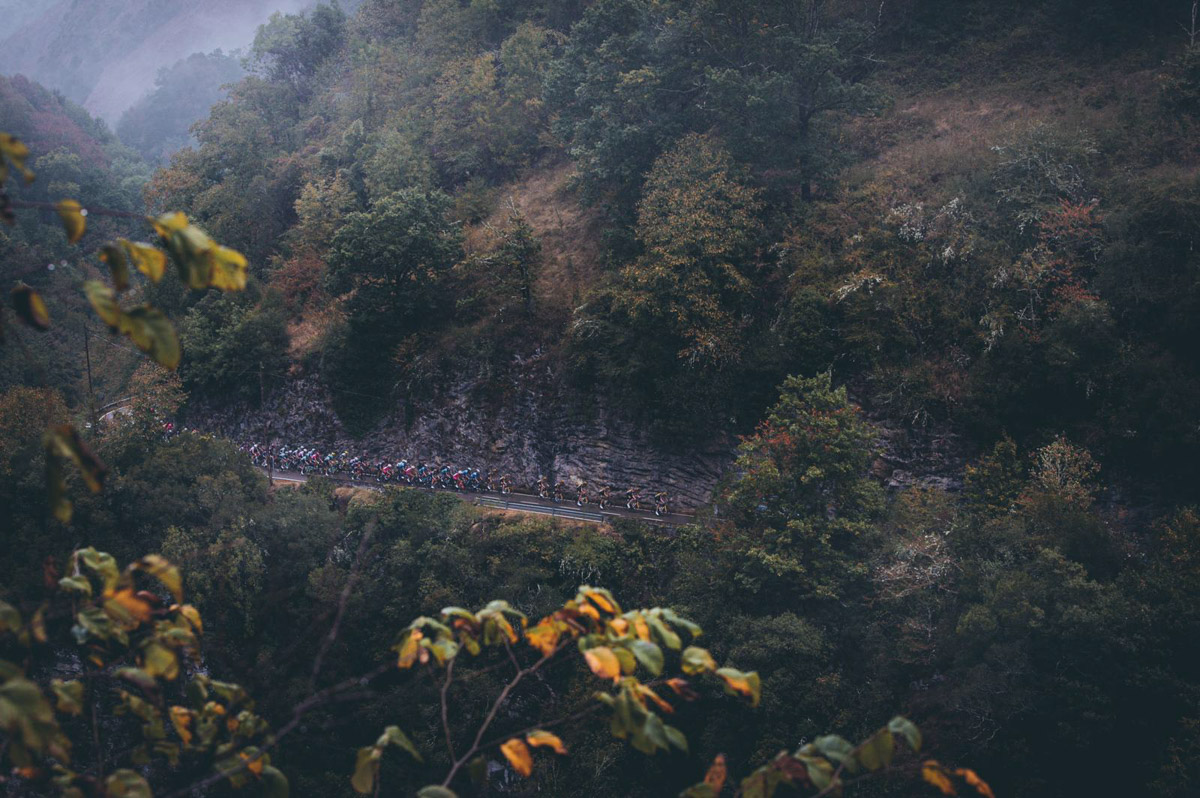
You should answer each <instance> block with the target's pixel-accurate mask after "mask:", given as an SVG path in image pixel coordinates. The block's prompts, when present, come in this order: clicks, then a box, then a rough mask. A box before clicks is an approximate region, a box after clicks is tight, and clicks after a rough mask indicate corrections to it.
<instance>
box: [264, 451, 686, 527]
mask: <svg viewBox="0 0 1200 798" xmlns="http://www.w3.org/2000/svg"><path fill="white" fill-rule="evenodd" d="M242 449H243V451H246V452H247V453H248V454H249V455H250V458H251V460H252V461H253V462H254V464H255V465H257V466H259V467H261V468H268V467H269V468H273V469H276V470H279V471H293V472H297V473H301V474H320V475H322V476H334V475H338V474H344V475H346V476H348V477H350V479H353V480H357V481H366V480H371V479H373V480H375V481H376V482H379V483H381V484H387V483H391V484H397V485H412V486H415V487H420V488H431V489H437V488H440V489H444V490H457V491H462V492H469V493H499V494H501V495H503V496H507V495H508V494H510V493H512V492H513V485H512V481H511V480H510V479H509V478H508V475H507V474H498V473H496V472H494V471H489V472H487V473H486V474H484V473H482V472H481V471H480V470H479V469H477V468H454V467H453V466H450V465H441V466H434V465H429V464H427V463H410V462H409V461H408V460H398V461H395V462H393V461H391V460H372V459H364V458H362V457H357V456H351V455H350V453H349V452H342V453H341V454H337V453H332V452H326V453H322V452H320V451H318V450H317V449H315V448H311V447H300V448H289V447H280V446H267V445H263V444H260V443H252V444H243V446H242ZM534 489H535V491H536V493H537V495H538V496H539V497H541V498H543V499H551V500H553V501H554V502H555V503H560V502H562V501H564V500H566V499H567V498H568V497H569V496H570V495H571V494H572V493H574V497H573V498H574V500H575V504H576V506H578V507H583V506H584V505H587V504H589V503H593V504H595V505H596V506H597V507H599V508H600V509H601V510H603V509H605V508H607V507H608V506H609V504H610V502H611V499H612V493H613V486H612V485H610V484H607V483H606V484H602V485H601V486H600V487H599V488H597V489H596V490H594V491H593V490H592V488H591V487H590V486H589V484H588V482H587V481H586V480H582V481H580V482H579V483H578V484H577V485H576V486H575V488H574V489H573V490H572V488H570V487H569V486H568V485H567V483H566V482H564V481H563V480H561V479H560V480H558V481H557V482H555V483H554V484H553V485H551V483H550V480H548V479H547V478H546V477H545V476H540V477H538V481H537V483H536V484H535V485H534ZM624 495H625V509H627V510H641V509H643V505H644V504H645V505H649V504H650V502H649V501H647V500H645V499H643V498H642V491H641V488H639V487H630V488H629V489H627V490H626V491H625V493H624ZM652 502H653V505H652V507H653V510H654V514H655V515H658V516H662V515H667V514H668V513H670V502H669V497H668V495H667V492H666V491H658V492H656V493H655V494H653V499H652Z"/></svg>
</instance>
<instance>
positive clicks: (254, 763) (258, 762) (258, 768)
mask: <svg viewBox="0 0 1200 798" xmlns="http://www.w3.org/2000/svg"><path fill="white" fill-rule="evenodd" d="M238 756H240V757H241V758H242V759H244V760H246V761H247V762H248V763H249V764H248V765H246V770H248V771H250V772H251V773H253V774H254V775H255V776H261V775H262V771H263V761H262V757H261V756H260V757H258V758H257V759H252V758H251V757H250V755H249V754H247V753H246V752H245V751H243V752H241V753H240V754H238Z"/></svg>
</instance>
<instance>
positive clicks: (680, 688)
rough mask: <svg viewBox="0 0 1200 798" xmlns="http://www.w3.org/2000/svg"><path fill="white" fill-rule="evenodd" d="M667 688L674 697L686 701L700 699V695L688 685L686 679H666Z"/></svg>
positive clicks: (676, 677)
mask: <svg viewBox="0 0 1200 798" xmlns="http://www.w3.org/2000/svg"><path fill="white" fill-rule="evenodd" d="M667 686H668V687H670V688H671V689H672V690H674V691H675V694H676V695H678V696H679V697H680V698H683V699H684V700H686V701H695V700H696V699H697V698H699V697H700V694H699V693H697V692H696V691H695V690H693V689H692V686H691V685H690V684H688V680H687V679H681V678H679V677H678V676H675V677H673V678H671V679H667Z"/></svg>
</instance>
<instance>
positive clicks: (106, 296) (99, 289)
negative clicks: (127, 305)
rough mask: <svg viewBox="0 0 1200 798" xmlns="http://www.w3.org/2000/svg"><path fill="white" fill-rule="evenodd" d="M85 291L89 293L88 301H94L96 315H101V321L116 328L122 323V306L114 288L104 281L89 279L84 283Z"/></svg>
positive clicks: (93, 306)
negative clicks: (114, 292) (118, 301)
mask: <svg viewBox="0 0 1200 798" xmlns="http://www.w3.org/2000/svg"><path fill="white" fill-rule="evenodd" d="M83 292H84V293H85V294H87V298H88V301H89V302H91V303H92V309H93V310H95V311H96V315H97V316H99V317H100V319H101V321H103V322H104V323H105V324H107V325H108V326H109V327H112V328H113V329H116V328H117V326H118V325H119V324H120V323H121V316H122V313H121V306H120V305H118V304H117V299H116V296H115V295H114V294H113V292H112V289H110V288H109V287H108V286H106V285H105V284H104V283H101V282H97V281H95V280H89V281H87V282H86V283H84V284H83Z"/></svg>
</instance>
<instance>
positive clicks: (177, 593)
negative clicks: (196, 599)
mask: <svg viewBox="0 0 1200 798" xmlns="http://www.w3.org/2000/svg"><path fill="white" fill-rule="evenodd" d="M129 570H130V571H143V572H145V573H148V574H150V576H153V577H154V578H155V579H157V580H158V581H159V582H160V583H162V586H163V587H165V588H166V589H167V590H169V591H171V595H172V596H174V597H175V601H176V602H180V601H183V578H182V577H181V576H180V575H179V569H178V568H177V567H175V566H174V565H172V564H171V563H170V561H168V560H167V558H166V557H163V556H162V555H160V554H147V555H146V556H145V557H143V558H142V559H140V560H138V561H137V562H134V563H131V564H130V566H129ZM194 611H195V610H193V612H194Z"/></svg>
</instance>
